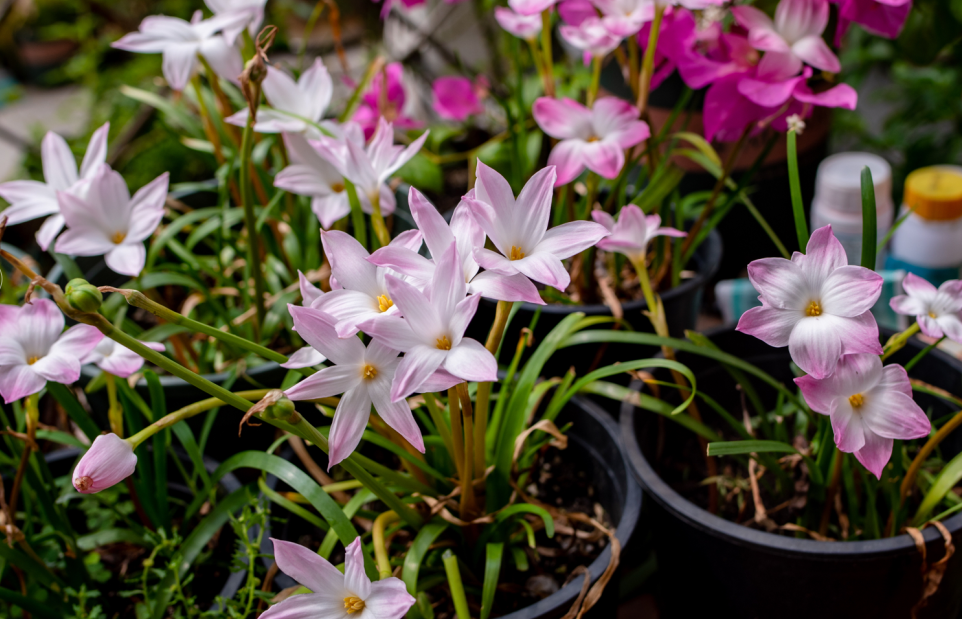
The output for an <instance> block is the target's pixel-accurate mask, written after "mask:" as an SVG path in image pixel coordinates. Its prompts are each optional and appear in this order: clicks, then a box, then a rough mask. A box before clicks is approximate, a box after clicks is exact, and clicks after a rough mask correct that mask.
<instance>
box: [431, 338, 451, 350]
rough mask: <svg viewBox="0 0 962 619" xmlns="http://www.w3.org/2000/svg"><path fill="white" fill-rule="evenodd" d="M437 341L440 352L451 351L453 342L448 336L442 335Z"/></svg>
mask: <svg viewBox="0 0 962 619" xmlns="http://www.w3.org/2000/svg"><path fill="white" fill-rule="evenodd" d="M435 341H436V342H437V343H438V349H439V350H451V340H449V339H448V336H446V335H442V336H441V337H439V338H438V339H437V340H435Z"/></svg>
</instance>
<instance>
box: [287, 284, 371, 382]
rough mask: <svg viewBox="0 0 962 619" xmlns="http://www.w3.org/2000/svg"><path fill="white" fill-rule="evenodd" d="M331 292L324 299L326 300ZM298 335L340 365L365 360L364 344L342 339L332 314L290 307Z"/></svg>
mask: <svg viewBox="0 0 962 619" xmlns="http://www.w3.org/2000/svg"><path fill="white" fill-rule="evenodd" d="M332 294H334V293H333V292H330V293H328V294H326V295H324V296H323V297H322V299H326V298H327V297H328V296H329V295H332ZM287 309H288V311H290V313H291V317H292V318H293V319H294V327H295V328H296V329H297V333H298V335H300V336H301V337H302V338H304V340H305V341H306V342H307V343H308V344H310V345H311V346H313V347H314V349H315V350H317V351H319V352H320V353H321V354H323V355H324V356H325V357H327V358H328V359H330V360H331V361H333V362H334V363H336V364H338V365H357V364H359V363H361V362H362V361H363V360H364V344H362V343H361V340H359V339H357V338H340V337H338V335H337V332H336V331H335V328H334V326H335V324H336V319H335V317H333V316H331V315H330V314H326V313H325V312H323V311H321V310H318V309H314V308H310V307H299V306H297V305H288V306H287Z"/></svg>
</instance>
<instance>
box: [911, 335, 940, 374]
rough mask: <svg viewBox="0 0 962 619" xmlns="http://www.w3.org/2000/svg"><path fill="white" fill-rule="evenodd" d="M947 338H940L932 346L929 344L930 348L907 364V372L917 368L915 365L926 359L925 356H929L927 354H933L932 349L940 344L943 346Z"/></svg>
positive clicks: (924, 349) (923, 350)
mask: <svg viewBox="0 0 962 619" xmlns="http://www.w3.org/2000/svg"><path fill="white" fill-rule="evenodd" d="M946 337H947V336H945V335H943V336H942V337H940V338H939V339H938V340H936V341H935V342H932V343H931V344H929V345H928V346H926V347H925V348H923V349H922V350H921V351H920V352H919V354H917V355H915V356H914V357H912V360H911V361H909V362H908V363H906V364H905V371H906V372H911V371H912V368H914V367H915V364H916V363H918V362H919V361H921V360H922V359H923V358H925V355H927V354H929V353H930V352H932V349H933V348H937V347H938V345H939V344H941V343H942V342H944V341H945V338H946Z"/></svg>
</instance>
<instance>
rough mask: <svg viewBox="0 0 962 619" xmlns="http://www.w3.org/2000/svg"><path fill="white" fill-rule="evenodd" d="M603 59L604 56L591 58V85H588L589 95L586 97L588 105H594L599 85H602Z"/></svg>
mask: <svg viewBox="0 0 962 619" xmlns="http://www.w3.org/2000/svg"><path fill="white" fill-rule="evenodd" d="M603 61H604V57H603V56H595V57H594V58H593V59H592V60H591V85H590V86H589V87H588V96H587V97H586V98H585V104H586V105H587V106H588V107H591V106H592V105H594V103H595V99H596V98H597V97H598V87H599V86H600V85H601V64H602V62H603Z"/></svg>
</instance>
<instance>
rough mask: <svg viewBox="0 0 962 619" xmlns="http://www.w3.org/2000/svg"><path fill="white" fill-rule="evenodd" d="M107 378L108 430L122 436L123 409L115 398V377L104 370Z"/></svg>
mask: <svg viewBox="0 0 962 619" xmlns="http://www.w3.org/2000/svg"><path fill="white" fill-rule="evenodd" d="M104 376H105V377H106V379H107V402H108V403H109V405H108V407H107V421H108V422H109V423H110V431H111V432H113V433H114V434H116V435H117V436H119V437H120V438H123V437H124V409H123V407H121V406H120V402H119V401H118V400H117V377H116V376H114V375H113V374H111V373H110V372H104Z"/></svg>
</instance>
